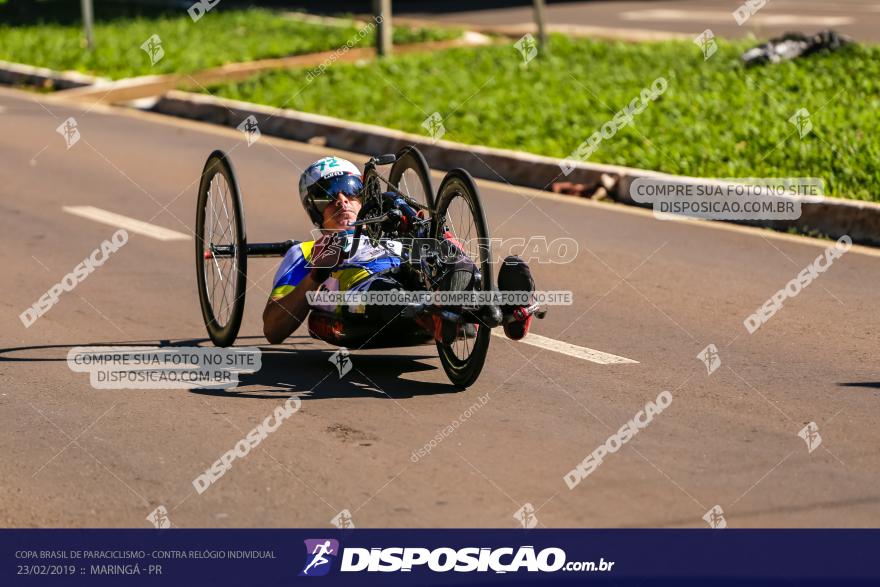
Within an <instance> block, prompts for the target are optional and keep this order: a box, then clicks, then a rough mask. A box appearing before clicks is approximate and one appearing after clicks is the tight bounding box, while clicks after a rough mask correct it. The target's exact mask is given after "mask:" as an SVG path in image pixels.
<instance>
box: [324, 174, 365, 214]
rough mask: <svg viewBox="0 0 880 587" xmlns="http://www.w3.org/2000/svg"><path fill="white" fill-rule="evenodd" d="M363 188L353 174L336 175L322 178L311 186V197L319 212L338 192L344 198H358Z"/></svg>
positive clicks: (333, 199)
mask: <svg viewBox="0 0 880 587" xmlns="http://www.w3.org/2000/svg"><path fill="white" fill-rule="evenodd" d="M363 190H364V184H363V182H361V180H360V179H359V178H358V177H356V176H354V175H337V176H335V177H328V178H326V179H322V180H320V181H318V182H317V183H315V184H314V186H313V187H312V190H311V192H312V198H313V200H314V202H315V206H316V207H317V208H318V210H319V211H320V212H323V211H324V208H326V207H327V204H329V203H330V202H335V201H336V198H337V196H338V194H342V195H344V196H345V197H346V198H349V199H352V198H356V199H360V197H361V195H362V192H363Z"/></svg>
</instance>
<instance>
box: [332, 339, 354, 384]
mask: <svg viewBox="0 0 880 587" xmlns="http://www.w3.org/2000/svg"><path fill="white" fill-rule="evenodd" d="M327 360H328V361H329V362H331V363H333V365H335V366H336V370H337V371H339V378H340V379H342V378H343V377H345V374H346V373H348V372H349V371H351V357H350V356H349V354H348V349H347V348H345V347H344V346H341V347H339V350H338V351H336V352H335V353H333V354H332V355H330V358H329V359H327Z"/></svg>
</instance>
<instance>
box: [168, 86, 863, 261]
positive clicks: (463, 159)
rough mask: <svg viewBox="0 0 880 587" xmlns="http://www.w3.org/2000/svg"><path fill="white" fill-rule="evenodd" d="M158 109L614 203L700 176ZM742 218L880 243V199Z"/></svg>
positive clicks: (241, 115)
mask: <svg viewBox="0 0 880 587" xmlns="http://www.w3.org/2000/svg"><path fill="white" fill-rule="evenodd" d="M151 110H153V111H154V112H159V113H162V114H169V115H172V116H178V117H181V118H188V119H193V120H201V121H206V122H211V123H214V124H221V125H224V126H230V127H236V126H238V125H239V124H240V123H241V121H242V120H244V119H245V118H247V117H248V116H254V117H255V118H256V119H257V124H258V125H259V128H260V132H262V133H265V134H268V135H272V136H278V137H282V138H286V139H292V140H295V141H301V142H308V143H312V144H320V145H326V146H327V147H330V148H334V149H342V150H346V151H354V152H360V153H365V154H376V153H392V152H396V151H397V150H398V149H400V148H401V147H403V146H405V145H416V146H418V148H419V149H420V150H421V151H422V152H423V153H424V155H425V158H426V159H427V160H428V163H429V164H430V166H431V167H432V168H436V169H443V170H448V169H453V168H456V167H463V168H465V169H467V170H468V171H469V172H470V173H471V174H472V175H473V176H474V177H478V178H481V179H488V180H494V181H503V182H507V183H510V184H513V185H522V186H527V187H531V188H535V189H540V190H546V189H548V188H549V187H550V186H551V184H552V183H554V182H556V181H562V180H564V181H571V182H574V183H581V184H584V185H585V188H586V192H587V193H595V192H596V191H598V190H599V189H600V188H602V189H603V190H605V191H606V192H607V193H608V195H609V196H610V197H611V198H613V199H614V200H615V201H617V202H620V203H622V204H628V205H635V206H642V204H638V203H636V202H634V201H633V200H632V198H630V196H629V189H630V186H631V185H632V182H633V181H634V180H635V179H637V178H655V179H664V180H667V181H678V182H692V181H697V180H696V178H687V177H683V176H675V175H669V174H664V173H658V172H655V171H648V170H644V169H636V168H633V167H621V166H616V165H600V164H595V163H577V164H576V165H575V167H574V169H573V171H572V172H571V173H570V174H569V175H568V176H564V175H562V172H561V170H560V167H559V163H560V159H555V158H552V157H544V156H541V155H533V154H530V153H524V152H521V151H509V150H505V149H494V148H489V147H483V146H478V145H466V144H462V143H454V142H451V141H443V140H439V141H432V140H431V139H430V138H429V137H425V136H422V135H415V134H410V133H405V132H402V131H397V130H392V129H388V128H384V127H380V126H374V125H370V124H362V123H358V122H351V121H347V120H341V119H338V118H332V117H329V116H321V115H317V114H309V113H306V112H297V111H294V110H282V109H278V108H272V107H269V106H262V105H259V104H251V103H248V102H239V101H236V100H227V99H222V98H215V97H213V96H207V95H203V94H192V93H187V92H179V91H174V92H169V93H168V94H166V95H165V96H164V97H162V98H160V99H159V100H158V101H157V102H156V103H155V104H154V105H153V107H152V108H151ZM736 223H737V224H747V225H751V226H761V227H766V228H772V229H775V230H781V231H787V230H789V229H791V228H796V229H798V230H800V231H803V232H807V233H812V232H818V233H819V234H823V235H827V236H829V237H832V238H839V237H840V236H843V235H844V234H848V235H849V236H850V237H851V238H852V240H853V242H856V243H860V244H868V245H874V246H880V204H876V203H873V202H864V201H859V200H845V199H841V198H825V200H824V201H823V202H820V203H807V204H803V206H802V214H801V217H800V218H799V219H797V220H790V221H781V220H775V221H769V220H768V221H765V220H757V221H737V222H736Z"/></svg>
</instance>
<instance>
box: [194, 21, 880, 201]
mask: <svg viewBox="0 0 880 587" xmlns="http://www.w3.org/2000/svg"><path fill="white" fill-rule="evenodd" d="M754 43H755V42H754V41H739V42H736V43H729V42H723V41H719V44H718V45H719V47H718V52H717V53H716V54H715V55H713V56H712V57H711V58H710V59H709V60H708V61H704V60H703V56H702V53H701V52H700V50H699V48H698V47H697V46H696V45H694V44H693V43H690V42H680V41H677V42H671V41H670V42H662V43H642V44H631V43H622V42H605V41H590V40H572V39H568V38H565V37H561V36H555V37H553V39H552V44H551V51H550V53H549V55H540V56H539V57H538V58H536V59H535V60H534V61H532V62H531V63H530V64H529V65H528V66H527V67H526V66H524V65H523V64H522V60H521V59H520V57H519V53H517V52H516V51H515V49H514V48H513V46H512V45H502V46H495V47H488V48H473V49H471V48H469V49H452V50H448V51H445V52H443V53H435V54H430V55H405V56H401V57H399V58H394V59H391V60H386V61H384V62H381V63H368V64H361V65H355V64H343V63H337V64H334V65H333V66H332V67H330V68H329V69H328V70H327V72H326V73H324V74H323V75H321V76H319V77H318V78H316V79H315V80H314V81H313V82H312V83H311V84H309V85H308V86H307V87H306V89H305V90H303V91H301V92H300V89H301V88H303V86H304V85H305V76H306V75H307V71H305V70H303V71H295V72H292V71H283V72H267V73H266V74H263V75H260V76H258V77H256V78H253V79H251V80H248V81H245V82H242V83H239V84H234V85H225V86H219V87H215V88H211V89H210V90H211V92H212V93H215V94H218V95H221V96H225V97H230V98H235V99H239V100H246V101H252V102H259V103H264V104H270V105H281V104H285V103H287V107H288V108H294V109H298V110H304V111H307V112H314V113H319V114H326V115H330V116H336V117H340V118H345V119H350V120H356V121H361V122H368V123H373V124H379V125H382V126H387V127H392V128H396V129H401V130H404V131H409V132H413V133H419V134H426V131H425V129H424V128H423V127H422V126H421V125H422V122H423V121H424V120H425V118H426V117H427V116H429V115H430V114H431V113H433V112H435V111H436V112H439V113H440V114H441V115H442V116H443V124H444V127H445V129H446V134H445V136H444V137H443V138H444V139H448V140H452V141H460V142H464V143H472V144H481V145H488V146H491V147H502V148H508V149H517V150H523V151H529V152H532V153H539V154H543V155H549V156H553V157H566V156H568V155H569V154H570V153H571V152H572V151H574V150H575V149H576V148H577V146H578V145H579V144H580V143H581V142H582V141H584V140H586V139H587V138H588V137H589V136H590V135H591V134H592V133H593V132H595V131H597V130H599V129H600V128H601V127H602V125H603V124H605V123H606V122H608V121H609V120H611V119H612V117H613V115H614V113H615V112H617V111H618V110H620V109H621V108H623V107H624V106H625V105H627V104H629V103H630V101H631V100H632V99H633V98H635V97H637V96H639V93H640V92H641V90H642V88H645V87H647V86H649V85H650V84H651V82H652V81H653V80H654V79H656V78H657V77H658V76H663V77H665V78H666V79H667V81H668V89H667V90H666V92H665V93H664V94H663V95H662V96H661V97H660V98H659V99H658V100H657V101H655V102H653V103H650V105H649V106H648V107H647V109H646V110H645V111H644V112H642V113H641V114H639V115H637V116H636V117H635V120H634V123H633V124H631V125H629V126H627V127H624V128H622V129H621V130H620V131H618V132H617V134H616V135H615V136H614V137H613V138H611V139H606V140H603V141H602V143H601V145H600V147H599V148H598V149H597V150H596V151H595V152H594V153H593V154H592V156H591V157H590V161H594V162H601V163H613V164H618V165H627V166H633V167H640V168H647V169H655V170H660V171H664V172H668V173H675V174H684V175H692V176H704V177H711V176H714V177H788V176H799V177H800V176H803V177H820V178H823V179H824V180H825V189H826V193H827V194H829V195H836V196H840V197H847V198H857V199H865V200H875V201H880V166H878V165H877V161H878V158H880V117H878V115H877V111H878V109H880V48H876V47H849V48H847V49H845V50H843V51H840V52H837V53H832V54H824V55H819V54H817V55H813V56H810V57H807V58H803V59H800V60H796V61H792V62H788V63H783V64H779V65H772V66H765V67H758V68H753V69H745V68H743V67H742V66H741V65H740V64H739V62H738V56H739V54H740V53H741V52H742V51H743V50H745V49H746V48H748V47H749V46H752V45H754ZM297 92H299V93H298V94H297ZM294 94H296V97H295V98H293V100H290V97H291V96H293V95H294ZM800 108H806V109H807V110H808V111H809V112H810V113H811V122H812V124H813V131H812V132H811V133H809V134H808V135H806V136H805V137H804V138H803V139H801V138H799V136H798V134H797V132H796V128H795V127H794V125H793V124H791V123H790V122H789V121H788V119H789V118H790V117H791V116H792V115H793V114H794V113H795V112H797V111H798V110H799V109H800Z"/></svg>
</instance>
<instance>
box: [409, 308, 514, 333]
mask: <svg viewBox="0 0 880 587" xmlns="http://www.w3.org/2000/svg"><path fill="white" fill-rule="evenodd" d="M426 314H434V315H436V316H440V318H442V319H443V320H446V321H448V322H455V323H458V324H468V323H470V324H480V325H481V326H486V327H488V328H495V327H496V326H500V325H501V323H502V320H503V318H502V316H501V310H500V308H498V306H483V307H481V308H477V309H463V310H462V311H461V313H457V312H453V311H452V310H447V309H445V308H441V307H438V306H429V305H426V304H416V305H413V306H409V307H407V308H406V309H405V310H404V311H403V312H402V314H401V315H402V316H403V317H404V318H414V317H416V316H421V315H426Z"/></svg>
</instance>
